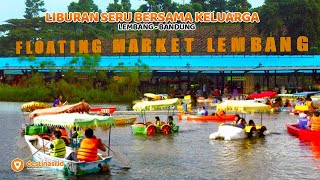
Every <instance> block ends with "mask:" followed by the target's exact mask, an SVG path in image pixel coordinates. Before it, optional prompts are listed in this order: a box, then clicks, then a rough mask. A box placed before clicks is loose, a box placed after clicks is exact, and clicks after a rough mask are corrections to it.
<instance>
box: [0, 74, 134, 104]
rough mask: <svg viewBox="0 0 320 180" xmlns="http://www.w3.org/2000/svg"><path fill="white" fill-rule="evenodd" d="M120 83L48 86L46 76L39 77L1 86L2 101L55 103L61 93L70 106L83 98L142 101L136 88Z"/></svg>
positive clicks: (88, 99) (84, 82) (58, 83)
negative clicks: (44, 77)
mask: <svg viewBox="0 0 320 180" xmlns="http://www.w3.org/2000/svg"><path fill="white" fill-rule="evenodd" d="M117 83H118V82H113V81H110V82H109V84H108V85H107V86H106V87H104V88H94V87H93V85H92V82H91V81H89V80H87V81H81V82H79V81H78V82H73V83H70V82H67V80H65V79H61V80H59V82H53V81H52V82H49V83H46V82H44V80H43V76H42V75H40V74H37V75H35V76H32V77H31V78H30V79H23V80H22V81H21V82H20V83H19V84H17V85H16V86H10V85H1V86H0V101H11V102H28V101H42V102H53V101H54V99H55V98H56V97H57V95H58V94H61V95H62V96H63V101H68V102H69V103H75V102H79V99H80V98H81V97H83V98H85V99H86V101H87V102H89V103H109V102H132V100H135V99H137V98H138V95H137V91H136V90H135V89H130V88H128V87H126V88H121V86H119V85H121V84H119V85H117Z"/></svg>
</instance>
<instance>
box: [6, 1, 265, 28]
mask: <svg viewBox="0 0 320 180" xmlns="http://www.w3.org/2000/svg"><path fill="white" fill-rule="evenodd" d="M172 1H174V2H177V3H180V4H182V3H183V2H184V3H189V2H190V0H172ZM248 1H249V3H251V4H252V7H258V6H261V5H262V4H263V3H264V0H248ZM71 2H77V0H44V3H45V8H46V10H47V12H67V11H68V5H69V4H70V3H71ZM112 2H113V0H94V3H95V4H97V5H98V7H99V8H100V9H101V10H102V11H104V10H106V8H107V6H108V4H109V3H112ZM119 2H121V1H120V0H119ZM130 2H131V7H132V9H137V8H138V7H140V5H141V4H144V3H145V2H146V1H143V0H131V1H130ZM0 12H1V13H0V24H3V23H5V21H6V20H8V19H14V18H19V19H21V18H23V15H24V14H25V0H9V1H3V2H2V5H1V6H0Z"/></svg>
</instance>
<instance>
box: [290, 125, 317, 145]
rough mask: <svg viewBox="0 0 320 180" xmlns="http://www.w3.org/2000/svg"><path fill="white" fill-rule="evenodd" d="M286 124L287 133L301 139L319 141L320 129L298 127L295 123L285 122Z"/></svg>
mask: <svg viewBox="0 0 320 180" xmlns="http://www.w3.org/2000/svg"><path fill="white" fill-rule="evenodd" d="M286 126H287V131H288V133H289V134H292V135H294V136H296V137H297V138H299V139H301V140H304V141H315V142H320V131H312V130H308V129H299V128H298V124H297V123H295V124H289V123H287V124H286Z"/></svg>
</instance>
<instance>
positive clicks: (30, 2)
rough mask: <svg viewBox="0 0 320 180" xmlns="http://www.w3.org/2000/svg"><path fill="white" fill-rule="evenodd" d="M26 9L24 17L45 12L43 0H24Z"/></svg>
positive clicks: (32, 16) (28, 17)
mask: <svg viewBox="0 0 320 180" xmlns="http://www.w3.org/2000/svg"><path fill="white" fill-rule="evenodd" d="M25 4H26V11H25V13H26V14H25V15H24V17H25V18H26V19H32V18H35V17H38V16H39V12H45V11H46V9H45V8H44V7H43V6H44V2H43V0H26V3H25Z"/></svg>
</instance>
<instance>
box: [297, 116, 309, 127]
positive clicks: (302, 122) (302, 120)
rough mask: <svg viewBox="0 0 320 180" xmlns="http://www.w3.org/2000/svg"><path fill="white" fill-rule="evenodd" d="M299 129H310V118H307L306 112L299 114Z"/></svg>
mask: <svg viewBox="0 0 320 180" xmlns="http://www.w3.org/2000/svg"><path fill="white" fill-rule="evenodd" d="M298 127H299V129H309V127H308V118H307V114H306V113H305V112H302V113H300V114H299V118H298Z"/></svg>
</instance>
